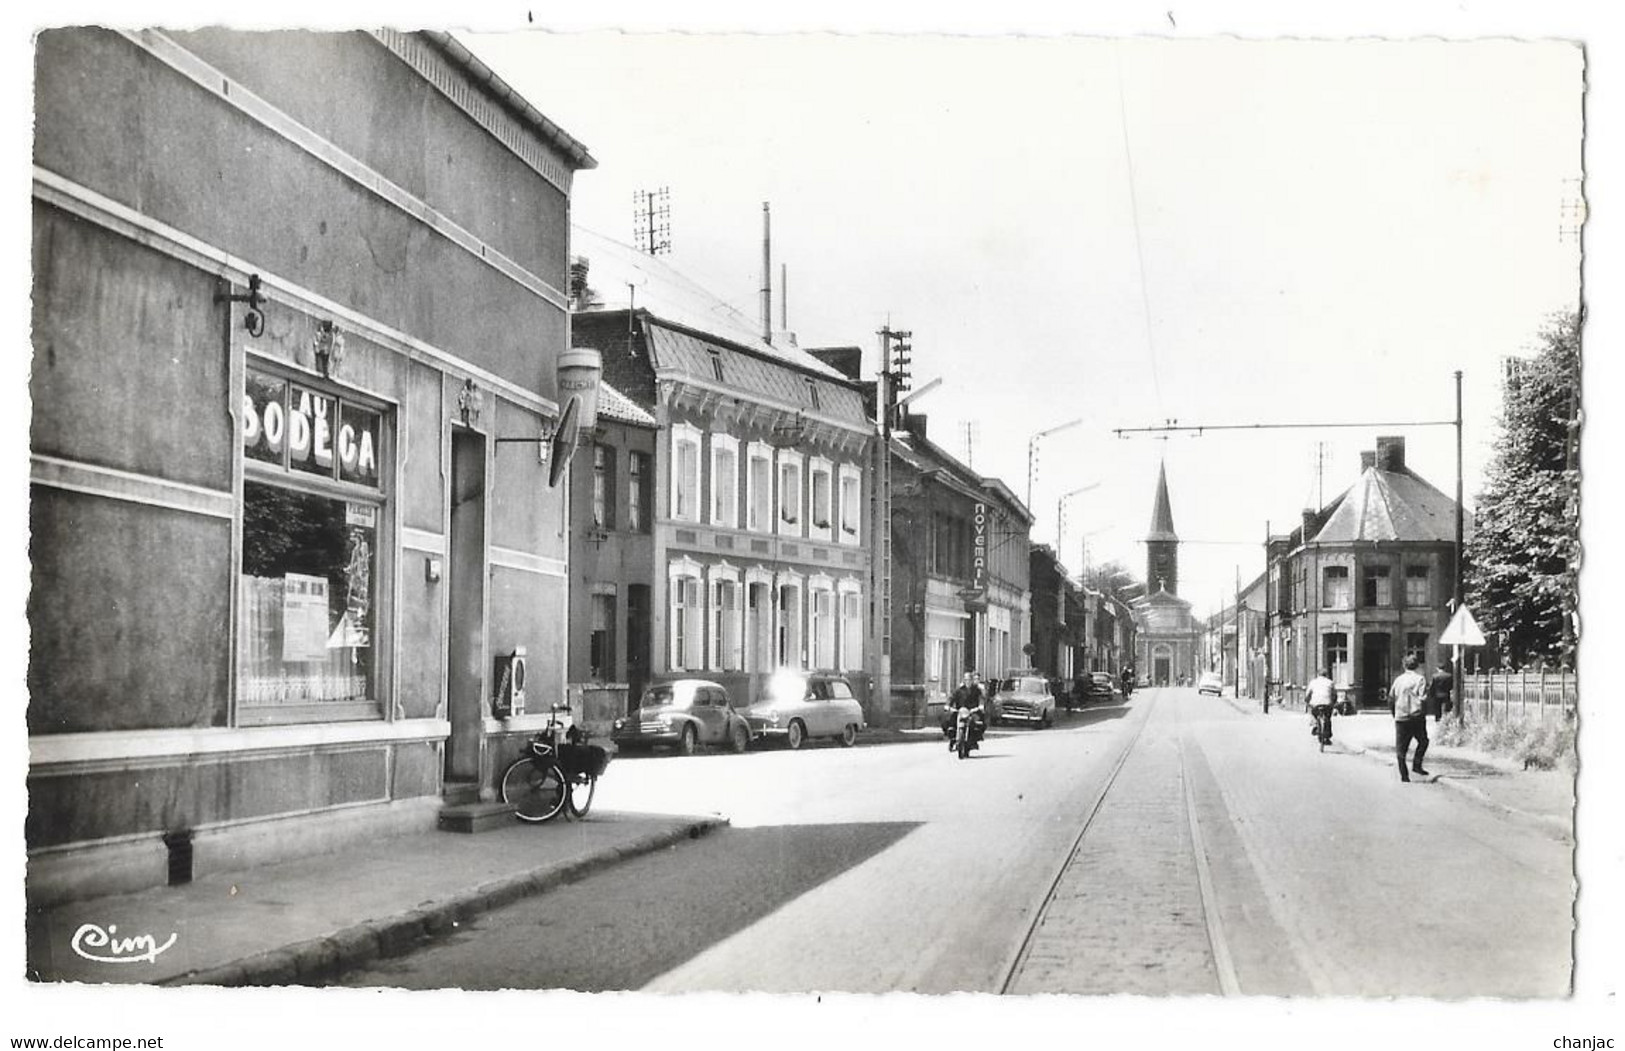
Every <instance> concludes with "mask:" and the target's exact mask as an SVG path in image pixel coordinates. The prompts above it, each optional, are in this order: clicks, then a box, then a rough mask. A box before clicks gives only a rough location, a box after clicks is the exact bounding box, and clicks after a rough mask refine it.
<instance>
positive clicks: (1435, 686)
mask: <svg viewBox="0 0 1625 1051" xmlns="http://www.w3.org/2000/svg"><path fill="white" fill-rule="evenodd" d="M1446 661H1447V662H1448V658H1446ZM1455 685H1456V679H1455V676H1453V675H1451V674H1450V665H1449V663H1441V664H1440V665H1439V667H1438V668H1436V669H1435V670H1434V672H1433V678H1432V679H1429V680H1428V713H1429V714H1430V715H1432V716H1433V721H1434V722H1438V721H1439V720H1440V719H1441V718H1443V717H1444V716H1446V715H1449V714H1450V710H1451V709H1452V708H1454V707H1455V705H1453V704H1451V703H1450V692H1451V691H1452V690H1453V689H1455Z"/></svg>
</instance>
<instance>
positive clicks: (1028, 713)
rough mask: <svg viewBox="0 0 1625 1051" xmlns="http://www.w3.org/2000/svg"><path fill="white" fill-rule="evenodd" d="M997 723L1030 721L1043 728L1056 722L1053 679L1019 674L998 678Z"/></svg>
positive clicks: (1031, 723) (994, 717) (994, 716)
mask: <svg viewBox="0 0 1625 1051" xmlns="http://www.w3.org/2000/svg"><path fill="white" fill-rule="evenodd" d="M994 684H995V685H996V686H997V691H996V692H995V694H994V698H993V700H994V713H993V721H994V722H995V723H1028V724H1030V725H1033V726H1036V727H1038V728H1039V729H1040V730H1042V729H1044V728H1045V727H1047V726H1051V725H1053V724H1054V722H1055V695H1054V694H1053V693H1051V692H1050V689H1049V682H1048V681H1047V680H1046V679H1044V678H1043V677H1042V676H1039V675H1017V676H1015V677H1013V678H1009V679H996V680H994Z"/></svg>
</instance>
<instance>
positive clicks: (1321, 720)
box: [1304, 675, 1337, 744]
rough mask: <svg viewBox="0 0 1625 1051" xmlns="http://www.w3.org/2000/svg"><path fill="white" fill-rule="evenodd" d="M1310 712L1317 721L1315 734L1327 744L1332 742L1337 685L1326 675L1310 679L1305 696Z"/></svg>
mask: <svg viewBox="0 0 1625 1051" xmlns="http://www.w3.org/2000/svg"><path fill="white" fill-rule="evenodd" d="M1304 700H1305V702H1306V703H1307V704H1308V706H1309V714H1310V716H1311V717H1313V719H1314V721H1315V736H1316V737H1319V738H1320V739H1321V741H1322V742H1323V743H1325V744H1331V743H1332V707H1333V706H1334V705H1336V704H1337V687H1336V686H1335V685H1333V684H1332V680H1331V679H1330V678H1329V677H1328V676H1325V675H1317V676H1315V677H1314V678H1313V679H1310V680H1309V686H1308V687H1307V692H1306V694H1305V697H1304Z"/></svg>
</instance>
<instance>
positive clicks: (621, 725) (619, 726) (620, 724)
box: [615, 719, 626, 730]
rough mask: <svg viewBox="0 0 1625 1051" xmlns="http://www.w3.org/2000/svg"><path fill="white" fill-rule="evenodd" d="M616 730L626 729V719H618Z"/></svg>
mask: <svg viewBox="0 0 1625 1051" xmlns="http://www.w3.org/2000/svg"><path fill="white" fill-rule="evenodd" d="M615 729H617V730H624V729H626V720H625V719H616V720H615Z"/></svg>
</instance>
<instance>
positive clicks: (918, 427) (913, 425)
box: [903, 412, 925, 441]
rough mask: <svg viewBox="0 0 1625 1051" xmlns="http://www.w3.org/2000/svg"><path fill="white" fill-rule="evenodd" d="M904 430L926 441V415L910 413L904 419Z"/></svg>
mask: <svg viewBox="0 0 1625 1051" xmlns="http://www.w3.org/2000/svg"><path fill="white" fill-rule="evenodd" d="M903 429H904V430H906V431H908V433H910V434H912V435H913V436H914V437H916V438H919V439H920V440H922V441H923V440H924V439H925V413H923V412H911V413H908V414H907V415H906V416H904V417H903Z"/></svg>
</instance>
